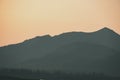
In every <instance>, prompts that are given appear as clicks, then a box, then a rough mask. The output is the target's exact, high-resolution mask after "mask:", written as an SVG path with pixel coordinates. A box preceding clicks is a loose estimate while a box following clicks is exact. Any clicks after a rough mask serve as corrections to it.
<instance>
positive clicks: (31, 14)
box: [0, 0, 120, 46]
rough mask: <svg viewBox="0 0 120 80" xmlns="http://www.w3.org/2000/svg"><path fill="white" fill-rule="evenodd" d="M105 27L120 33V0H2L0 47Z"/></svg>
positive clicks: (0, 2) (0, 6)
mask: <svg viewBox="0 0 120 80" xmlns="http://www.w3.org/2000/svg"><path fill="white" fill-rule="evenodd" d="M103 27H108V28H110V29H113V30H114V31H116V32H117V33H119V34H120V0H0V46H4V45H8V44H15V43H19V42H22V41H24V40H26V39H29V38H33V37H35V36H41V35H45V34H50V35H56V34H60V33H63V32H71V31H82V32H93V31H96V30H99V29H101V28H103Z"/></svg>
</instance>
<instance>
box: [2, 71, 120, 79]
mask: <svg viewBox="0 0 120 80" xmlns="http://www.w3.org/2000/svg"><path fill="white" fill-rule="evenodd" d="M1 72H2V74H1ZM0 80H120V77H113V76H107V75H104V74H102V73H88V74H86V73H68V72H61V71H55V72H46V71H31V70H18V69H9V70H8V69H7V71H6V70H2V71H0Z"/></svg>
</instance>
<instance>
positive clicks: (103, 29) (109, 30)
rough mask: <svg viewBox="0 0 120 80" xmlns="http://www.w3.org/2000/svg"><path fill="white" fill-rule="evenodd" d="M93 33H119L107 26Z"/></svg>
mask: <svg viewBox="0 0 120 80" xmlns="http://www.w3.org/2000/svg"><path fill="white" fill-rule="evenodd" d="M95 33H102V34H104V35H105V34H109V35H110V34H116V35H119V34H118V33H116V32H115V31H114V30H112V29H110V28H107V27H104V28H102V29H100V30H98V31H96V32H95Z"/></svg>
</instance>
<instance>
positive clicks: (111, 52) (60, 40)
mask: <svg viewBox="0 0 120 80" xmlns="http://www.w3.org/2000/svg"><path fill="white" fill-rule="evenodd" d="M0 68H1V69H2V68H26V69H40V70H61V71H70V72H86V73H89V72H97V73H105V74H109V75H117V76H120V35H119V34H117V33H115V32H114V31H113V30H111V29H109V28H103V29H101V30H98V31H96V32H91V33H85V32H68V33H63V34H60V35H56V36H53V37H52V36H50V35H45V36H37V37H35V38H32V39H29V40H25V41H24V42H22V43H19V44H14V45H9V46H4V47H0Z"/></svg>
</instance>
